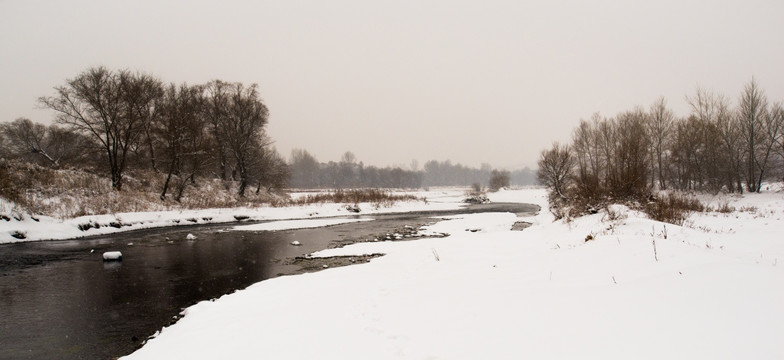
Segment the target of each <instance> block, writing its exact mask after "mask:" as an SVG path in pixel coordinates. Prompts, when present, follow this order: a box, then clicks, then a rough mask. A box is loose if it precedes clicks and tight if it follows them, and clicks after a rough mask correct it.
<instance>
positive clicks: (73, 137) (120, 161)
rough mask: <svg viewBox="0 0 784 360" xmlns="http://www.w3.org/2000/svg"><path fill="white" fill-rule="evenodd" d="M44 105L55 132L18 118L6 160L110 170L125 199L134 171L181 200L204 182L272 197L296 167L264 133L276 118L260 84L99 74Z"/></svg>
mask: <svg viewBox="0 0 784 360" xmlns="http://www.w3.org/2000/svg"><path fill="white" fill-rule="evenodd" d="M54 90H55V94H54V95H51V96H43V97H41V98H39V103H40V104H41V105H42V106H43V107H44V108H48V109H51V110H53V111H54V112H55V114H56V123H55V124H53V125H50V126H44V125H42V124H37V123H34V122H32V121H30V120H29V119H24V118H22V119H17V120H15V121H13V122H10V123H6V124H3V125H2V127H1V128H0V130H1V131H0V133H2V136H0V142H2V143H1V145H2V148H3V149H5V150H4V151H3V153H2V154H1V155H3V157H9V158H20V159H22V160H25V161H32V162H38V163H41V164H44V165H49V166H52V167H62V166H73V167H88V168H94V169H96V170H98V171H104V172H105V173H107V175H109V177H110V178H111V184H112V188H114V189H115V190H118V191H120V190H121V189H122V186H123V179H124V177H125V175H126V172H127V170H128V169H129V168H141V169H150V170H153V171H154V172H155V173H156V174H159V176H162V177H163V179H164V181H163V185H162V188H161V189H160V191H161V193H160V198H161V199H162V200H163V199H166V197H167V196H168V194H169V192H170V191H171V192H173V196H174V198H175V199H176V200H179V199H180V197H181V196H182V194H183V191H184V189H185V188H186V186H187V185H188V184H189V183H195V181H196V180H197V178H198V177H218V178H220V179H224V180H234V181H237V182H238V183H239V189H238V195H240V196H244V195H245V193H246V190H247V188H248V187H249V186H252V185H255V186H256V191H257V192H258V191H259V190H260V189H262V188H266V189H271V188H275V187H281V186H283V185H285V182H286V179H287V178H288V166H287V164H286V162H285V161H284V159H283V158H282V157H281V156H280V155H279V154H278V153H277V151H275V149H274V148H273V147H272V145H271V144H272V141H271V140H270V139H269V137H268V136H267V135H266V133H265V125H266V124H267V121H268V117H269V110H268V109H267V106H266V105H265V104H264V102H263V101H262V100H261V98H260V95H259V90H258V86H257V85H256V84H252V85H249V86H246V85H244V84H242V83H232V82H224V81H221V80H213V81H210V82H209V83H206V84H200V85H188V84H179V85H178V84H174V83H170V84H164V83H163V82H162V81H161V80H160V79H158V78H156V77H154V76H152V75H149V74H145V73H139V72H132V71H129V70H119V71H113V70H109V69H107V68H105V67H96V68H90V69H87V70H86V71H84V72H82V73H80V74H79V75H77V76H76V77H75V78H73V79H69V80H67V81H66V82H65V84H64V85H61V86H57V87H55V88H54Z"/></svg>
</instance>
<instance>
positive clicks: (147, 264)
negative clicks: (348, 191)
mask: <svg viewBox="0 0 784 360" xmlns="http://www.w3.org/2000/svg"><path fill="white" fill-rule="evenodd" d="M537 210H538V208H537V207H536V206H534V205H526V204H485V205H478V206H471V207H468V208H466V209H463V210H461V211H451V212H440V213H429V212H422V213H407V214H396V215H373V216H372V217H371V218H373V219H375V220H374V221H366V222H355V223H348V224H342V225H336V226H330V227H326V228H317V229H302V230H286V231H274V232H270V231H260V232H245V231H229V229H230V228H231V227H232V226H234V225H236V224H222V225H208V226H188V227H174V228H163V229H151V230H141V231H133V232H127V233H118V234H113V235H107V236H99V237H92V238H85V239H75V240H63V241H41V242H28V243H16V244H5V245H0V358H2V359H52V358H57V359H112V358H116V357H119V356H122V355H126V354H129V353H131V352H133V351H134V350H135V349H137V348H139V347H140V346H141V345H142V344H143V341H144V340H146V339H147V338H148V337H149V336H151V335H152V334H154V333H155V332H156V331H158V330H160V329H161V328H162V327H164V326H166V325H168V324H170V323H172V322H173V321H176V319H177V317H178V315H179V314H180V313H181V311H182V310H183V309H184V308H186V307H188V306H190V305H193V304H195V303H197V302H199V301H203V300H209V299H215V298H217V297H220V296H221V295H224V294H228V293H231V292H234V291H236V290H239V289H243V288H245V287H247V286H249V285H251V284H253V283H256V282H259V281H262V280H265V279H269V278H272V277H277V276H282V275H292V274H297V273H300V272H302V271H303V269H302V268H301V267H300V266H298V265H293V264H292V263H291V261H288V260H291V259H294V258H296V257H300V256H304V255H306V254H309V253H312V252H315V251H319V250H322V249H326V248H328V247H329V246H330V244H334V243H335V242H351V241H354V240H363V239H367V238H368V237H372V236H375V235H377V234H384V233H387V232H394V231H395V230H397V229H401V228H403V227H404V226H405V225H411V226H418V225H422V224H425V223H431V222H433V221H434V220H433V219H432V217H433V216H443V215H448V214H455V213H472V212H491V211H509V212H514V213H519V214H527V213H532V212H535V211H537ZM188 234H193V235H195V236H196V239H194V240H188V239H186V237H187V235H188ZM295 240H296V241H299V242H300V243H301V244H302V245H301V246H292V245H290V243H291V242H293V241H295ZM115 250H118V251H121V252H122V254H123V259H122V261H121V262H104V261H103V260H102V257H101V254H102V253H103V252H104V251H115Z"/></svg>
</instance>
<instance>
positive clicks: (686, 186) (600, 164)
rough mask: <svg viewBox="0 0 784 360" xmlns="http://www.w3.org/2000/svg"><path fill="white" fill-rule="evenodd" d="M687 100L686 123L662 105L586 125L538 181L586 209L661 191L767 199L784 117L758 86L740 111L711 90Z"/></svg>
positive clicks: (545, 160) (548, 159)
mask: <svg viewBox="0 0 784 360" xmlns="http://www.w3.org/2000/svg"><path fill="white" fill-rule="evenodd" d="M686 99H687V102H688V104H689V106H690V108H691V112H690V113H689V114H688V116H686V117H683V118H679V117H676V116H675V114H674V113H673V111H672V110H670V109H669V108H668V107H667V102H666V100H665V99H664V98H659V99H657V100H656V101H655V102H654V103H653V104H652V105H651V106H650V107H649V108H648V109H644V108H642V107H636V108H634V109H632V110H630V111H625V112H622V113H620V114H618V115H616V116H615V117H611V118H607V117H603V116H601V115H599V114H598V113H597V114H594V115H593V117H592V118H591V119H590V120H581V121H580V124H579V125H578V126H577V128H576V129H574V132H573V134H572V141H571V143H570V144H565V145H562V144H558V143H556V144H553V146H552V147H551V148H549V149H546V150H543V151H542V152H541V154H540V157H539V161H538V165H539V169H538V172H537V178H538V179H539V181H540V182H541V183H542V184H544V185H547V186H548V187H549V188H550V189H551V190H552V195H553V196H552V197H551V199H553V200H556V201H559V200H560V201H564V200H565V201H579V202H580V203H583V204H591V203H597V202H601V201H604V200H606V199H620V200H623V199H629V200H635V199H636V200H639V199H643V198H646V197H648V196H649V195H650V194H651V193H652V191H653V190H657V189H660V190H667V189H676V190H696V191H709V192H714V193H715V192H719V191H727V192H740V193H742V192H744V191H748V192H760V191H761V190H762V182H763V181H765V180H769V179H774V178H780V176H781V174H782V164H784V110H782V104H781V103H780V102H777V103H773V104H771V103H769V102H768V99H767V96H766V95H765V92H764V90H763V89H761V88H760V86H759V84H758V83H757V81H756V80H755V79H752V80H751V81H750V82H749V83H748V84H747V85H746V86H745V88H744V89H743V91H742V92H741V93H740V96H739V97H738V100H737V101H736V103H735V104H734V105H733V103H732V101H731V100H730V99H729V98H728V97H726V96H723V95H720V94H716V93H714V92H712V91H708V90H704V89H698V90H697V91H696V92H695V94H693V95H690V96H687V97H686Z"/></svg>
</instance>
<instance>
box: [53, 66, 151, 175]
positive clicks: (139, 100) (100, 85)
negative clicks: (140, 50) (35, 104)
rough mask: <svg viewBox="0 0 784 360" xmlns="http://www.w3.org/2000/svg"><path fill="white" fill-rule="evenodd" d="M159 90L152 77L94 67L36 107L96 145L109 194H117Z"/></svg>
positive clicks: (57, 89)
mask: <svg viewBox="0 0 784 360" xmlns="http://www.w3.org/2000/svg"><path fill="white" fill-rule="evenodd" d="M160 89H161V86H160V81H158V80H157V79H155V78H153V77H152V76H149V75H145V74H133V73H130V72H129V71H120V72H118V73H115V72H112V71H110V70H108V69H106V68H104V67H98V68H91V69H88V70H87V71H85V72H83V73H81V74H79V75H78V76H77V77H76V78H74V79H72V80H68V81H66V85H65V86H59V87H55V91H56V93H57V94H56V95H55V96H50V97H41V98H39V101H40V102H41V103H42V104H43V105H44V106H45V107H48V108H50V109H52V110H54V111H55V112H56V113H57V120H58V122H60V123H62V124H66V125H68V126H70V127H71V128H72V129H74V130H76V131H79V132H83V133H85V134H88V135H89V136H91V137H92V138H94V139H95V140H96V141H98V142H99V144H100V145H101V148H102V149H103V152H104V154H105V155H106V162H107V164H108V167H109V172H110V174H111V179H112V188H114V189H115V190H121V189H122V184H123V181H122V180H123V174H124V171H125V168H126V164H127V159H128V153H129V150H131V148H132V146H134V145H135V144H136V142H137V141H138V139H139V135H140V134H141V132H142V130H143V125H144V123H145V122H146V121H150V119H151V118H152V117H153V116H154V103H155V99H156V97H157V96H159V95H160Z"/></svg>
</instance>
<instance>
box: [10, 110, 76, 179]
mask: <svg viewBox="0 0 784 360" xmlns="http://www.w3.org/2000/svg"><path fill="white" fill-rule="evenodd" d="M0 131H2V135H3V136H4V137H5V141H6V142H7V145H6V150H7V151H9V153H10V154H12V155H13V156H15V157H20V158H22V159H24V160H25V161H35V160H38V159H44V160H46V162H47V163H49V164H51V165H53V166H55V167H59V166H60V156H61V155H62V154H55V153H54V152H53V151H52V150H53V149H51V147H52V145H53V144H51V133H50V131H49V128H47V127H46V126H44V125H43V124H38V123H34V122H32V121H30V119H26V118H19V119H16V120H14V121H13V122H11V123H6V124H2V125H0Z"/></svg>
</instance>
